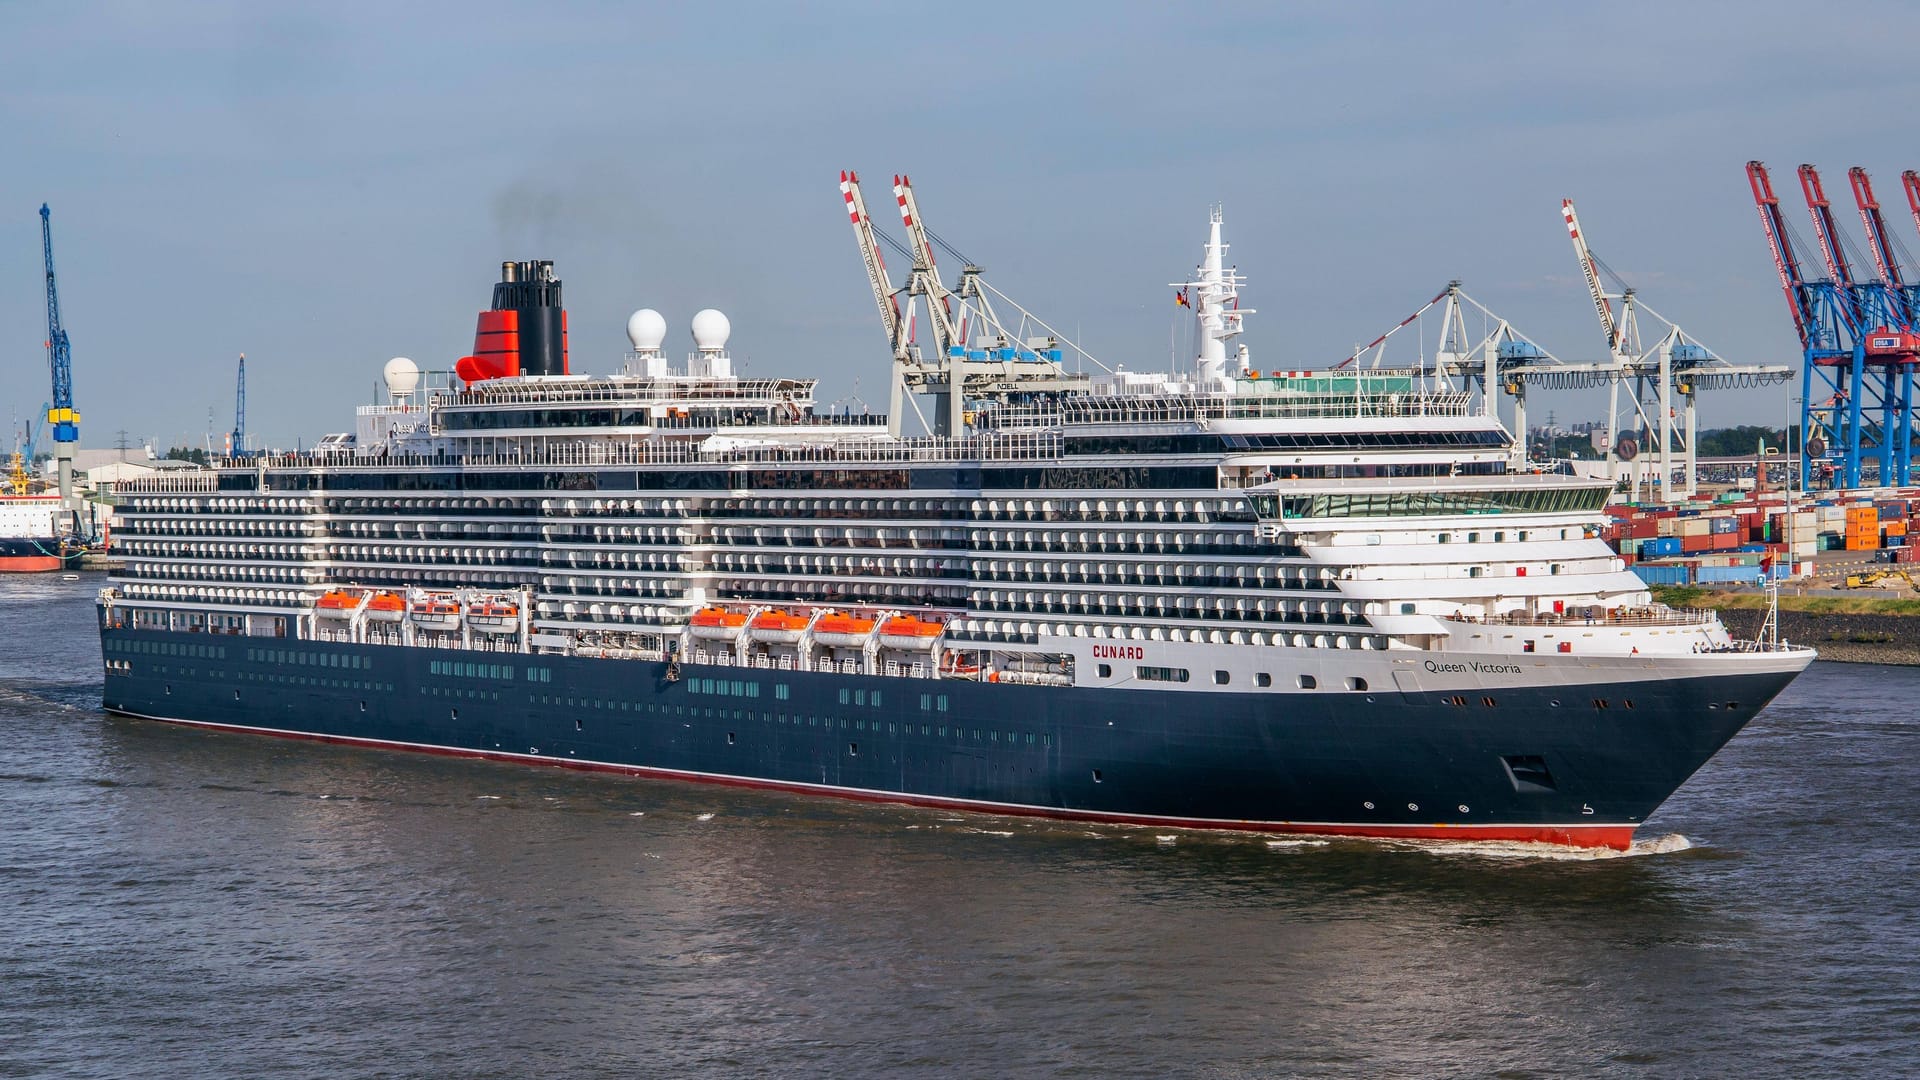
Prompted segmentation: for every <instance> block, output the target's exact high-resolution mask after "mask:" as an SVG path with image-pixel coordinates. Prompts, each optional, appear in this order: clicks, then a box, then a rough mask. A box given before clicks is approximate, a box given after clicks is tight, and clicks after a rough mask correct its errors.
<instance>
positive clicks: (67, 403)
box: [40, 203, 80, 521]
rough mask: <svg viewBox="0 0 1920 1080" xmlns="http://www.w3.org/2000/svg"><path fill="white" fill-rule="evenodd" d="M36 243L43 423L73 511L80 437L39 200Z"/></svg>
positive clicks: (47, 221)
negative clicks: (41, 285) (43, 295)
mask: <svg viewBox="0 0 1920 1080" xmlns="http://www.w3.org/2000/svg"><path fill="white" fill-rule="evenodd" d="M40 247H41V251H42V253H43V254H44V255H45V257H46V265H47V366H48V367H49V368H51V369H52V372H53V401H52V403H51V404H50V405H49V406H48V408H47V423H48V424H49V425H51V426H52V427H53V457H54V468H55V471H56V473H57V475H58V477H59V485H60V506H61V508H62V509H63V510H65V511H66V512H67V513H68V514H70V515H74V520H76V521H77V520H78V516H77V515H75V514H74V512H75V510H76V507H75V506H74V501H73V451H74V444H76V443H78V442H79V441H80V414H79V413H77V412H75V411H74V408H73V354H72V350H71V347H70V346H69V344H68V341H67V330H66V327H64V326H62V325H61V323H60V292H59V289H58V288H57V287H56V286H55V284H54V276H53V211H51V210H49V209H48V208H47V204H45V203H41V204H40Z"/></svg>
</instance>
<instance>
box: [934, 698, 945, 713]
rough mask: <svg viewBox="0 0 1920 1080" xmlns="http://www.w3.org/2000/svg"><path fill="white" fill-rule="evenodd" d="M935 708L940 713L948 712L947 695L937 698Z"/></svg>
mask: <svg viewBox="0 0 1920 1080" xmlns="http://www.w3.org/2000/svg"><path fill="white" fill-rule="evenodd" d="M934 708H935V710H936V711H938V712H946V711H947V695H945V694H941V695H940V696H939V697H937V698H935V699H934Z"/></svg>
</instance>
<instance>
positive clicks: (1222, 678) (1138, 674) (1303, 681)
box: [1098, 664, 1633, 708]
mask: <svg viewBox="0 0 1920 1080" xmlns="http://www.w3.org/2000/svg"><path fill="white" fill-rule="evenodd" d="M1098 671H1099V675H1100V677H1101V678H1103V679H1111V678H1113V665H1112V664H1101V665H1100V666H1099V668H1098ZM1133 677H1134V678H1136V679H1139V680H1140V681H1141V682H1171V683H1183V682H1187V681H1189V680H1190V679H1191V678H1192V674H1191V673H1190V672H1189V671H1188V670H1187V669H1186V668H1170V667H1144V666H1143V667H1137V668H1134V669H1133ZM1294 681H1295V684H1296V685H1298V686H1299V687H1300V689H1302V690H1313V689H1317V688H1318V687H1319V685H1320V680H1319V679H1317V678H1315V677H1314V676H1312V675H1300V676H1296V678H1295V680H1294ZM1232 682H1233V675H1232V674H1231V673H1230V672H1227V671H1219V670H1216V671H1215V672H1214V673H1213V685H1215V686H1227V685H1229V684H1231V683H1232ZM1253 684H1254V685H1255V686H1261V687H1270V686H1272V685H1273V676H1272V675H1271V674H1270V673H1268V672H1265V671H1257V672H1254V675H1253ZM1366 688H1367V680H1365V679H1362V678H1359V677H1358V676H1349V677H1348V678H1347V689H1349V690H1365V689H1366ZM1627 707H1628V708H1632V707H1633V706H1631V705H1629V706H1627Z"/></svg>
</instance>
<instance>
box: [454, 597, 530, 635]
mask: <svg viewBox="0 0 1920 1080" xmlns="http://www.w3.org/2000/svg"><path fill="white" fill-rule="evenodd" d="M467 622H469V623H471V624H472V625H473V628H474V629H475V630H479V631H482V632H484V633H488V634H511V633H513V632H514V631H515V630H518V629H519V628H520V608H519V607H518V606H516V605H514V604H509V603H505V602H504V601H500V600H487V601H484V602H482V603H478V604H475V605H473V606H472V607H469V608H468V609H467Z"/></svg>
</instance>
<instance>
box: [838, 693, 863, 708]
mask: <svg viewBox="0 0 1920 1080" xmlns="http://www.w3.org/2000/svg"><path fill="white" fill-rule="evenodd" d="M840 700H841V701H845V700H847V699H846V698H844V697H843V698H841V699H840ZM853 703H854V704H855V705H865V704H866V703H867V692H866V691H865V690H855V691H854V692H853Z"/></svg>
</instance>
